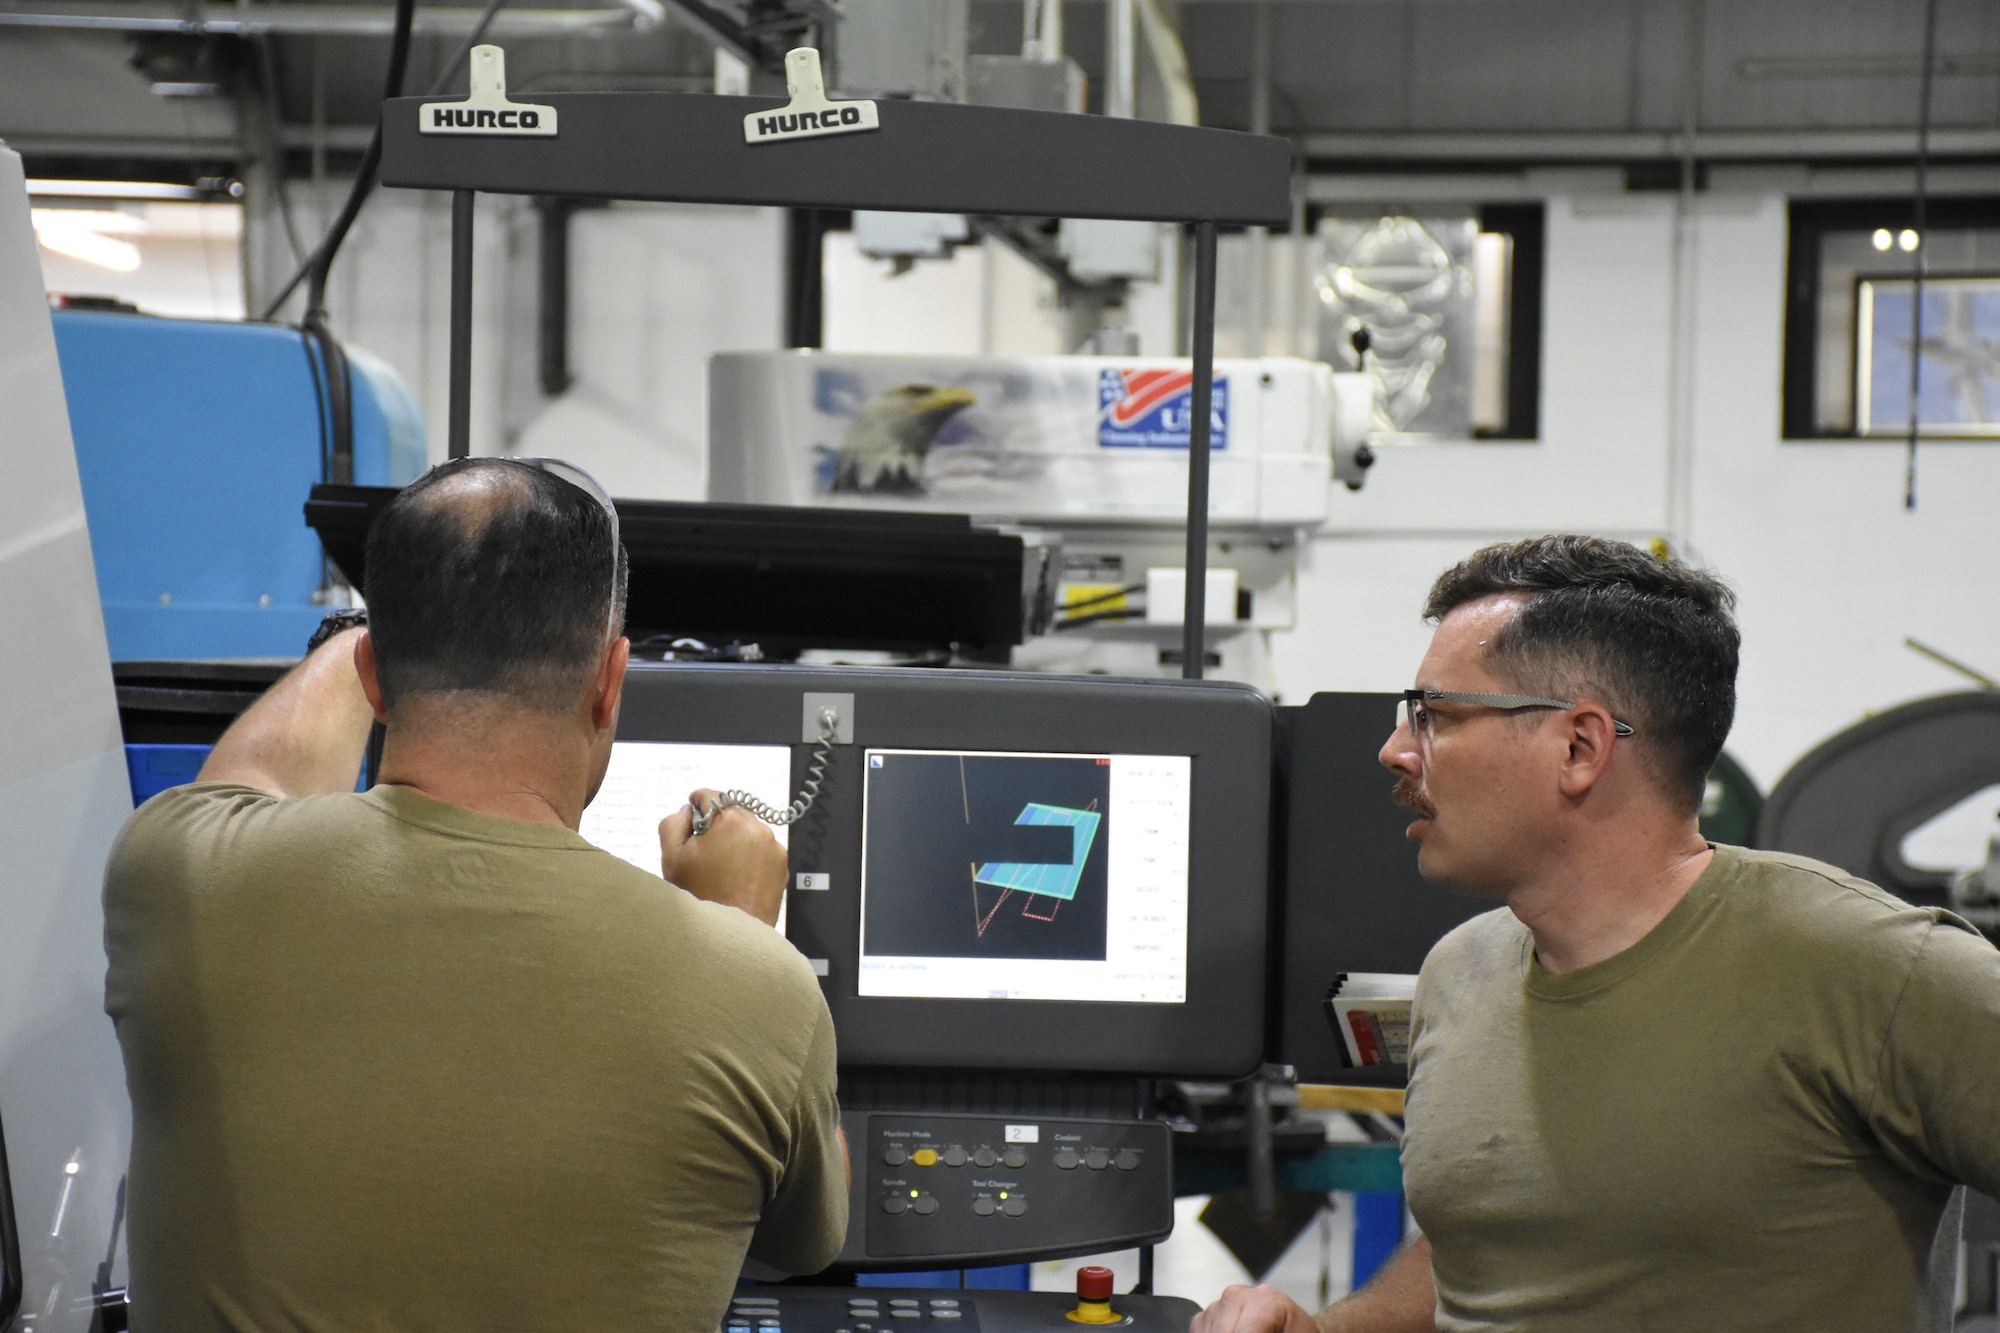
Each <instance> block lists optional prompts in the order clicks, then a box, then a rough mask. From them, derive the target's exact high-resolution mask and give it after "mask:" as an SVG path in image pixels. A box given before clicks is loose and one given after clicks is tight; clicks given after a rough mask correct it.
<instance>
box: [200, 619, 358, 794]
mask: <svg viewBox="0 0 2000 1333" xmlns="http://www.w3.org/2000/svg"><path fill="white" fill-rule="evenodd" d="M362 633H364V631H362V630H359V629H350V630H346V631H343V632H342V633H339V634H336V635H334V636H333V637H332V638H330V639H328V640H327V641H326V642H325V643H323V644H321V645H320V646H319V648H318V650H317V651H315V652H314V653H313V654H312V655H311V656H310V657H308V658H306V660H305V661H303V662H301V663H299V665H298V666H297V667H295V668H294V669H293V670H292V671H291V672H290V673H289V674H288V675H286V676H285V677H284V679H282V680H280V681H279V682H278V683H277V684H275V685H273V686H272V687H271V688H270V689H268V690H266V691H265V692H264V696H263V697H262V698H261V699H259V700H258V701H257V702H256V703H254V704H252V705H250V707H249V709H247V710H246V711H245V712H244V714H243V715H242V716H241V717H239V718H237V719H236V721H235V722H234V723H232V724H230V728H229V730H228V731H226V732H224V733H223V735H222V739H221V740H219V741H217V742H216V744H215V750H214V751H213V752H212V753H211V754H210V755H209V756H208V762H207V763H205V764H203V765H202V766H201V777H200V781H202V782H239V783H242V784H243V785H244V786H246V787H255V788H257V789H258V790H260V791H267V792H270V793H271V794H272V795H273V796H316V795H321V794H323V793H328V792H341V791H351V790H353V788H354V780H355V778H356V776H357V775H359V773H360V772H361V758H362V754H363V752H364V751H365V750H366V749H367V747H368V727H369V724H370V723H372V722H373V721H374V720H375V714H374V711H373V710H372V709H371V708H370V707H369V706H368V697H367V695H365V694H363V693H362V691H361V678H360V676H359V675H357V674H356V673H355V670H354V643H355V640H356V639H358V638H359V637H360V636H361V635H362Z"/></svg>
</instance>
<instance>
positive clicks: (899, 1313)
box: [889, 1310, 924, 1319]
mask: <svg viewBox="0 0 2000 1333" xmlns="http://www.w3.org/2000/svg"><path fill="white" fill-rule="evenodd" d="M889 1313H890V1315H891V1316H893V1317H894V1318H897V1319H922V1318H923V1317H924V1312H923V1311H922V1310H891V1311H889Z"/></svg>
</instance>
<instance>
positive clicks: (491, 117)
mask: <svg viewBox="0 0 2000 1333" xmlns="http://www.w3.org/2000/svg"><path fill="white" fill-rule="evenodd" d="M424 111H425V113H426V115H427V116H428V117H429V119H427V120H425V121H424V130H425V132H427V133H430V134H444V133H447V132H449V131H451V130H517V131H526V132H528V133H533V132H534V131H536V130H539V129H540V128H541V125H542V114H541V112H540V111H538V110H536V109H535V108H534V107H531V106H528V107H522V108H521V109H519V110H518V111H517V110H515V109H514V108H512V107H508V108H506V109H505V110H500V111H496V110H494V109H492V108H491V107H468V106H464V105H460V106H443V105H440V104H438V103H436V102H433V103H431V104H430V105H428V106H426V107H425V108H424ZM548 133H550V134H553V133H555V131H554V130H550V131H548Z"/></svg>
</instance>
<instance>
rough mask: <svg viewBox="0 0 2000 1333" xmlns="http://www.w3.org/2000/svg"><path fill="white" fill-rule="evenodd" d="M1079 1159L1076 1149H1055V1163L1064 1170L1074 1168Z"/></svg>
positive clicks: (1072, 1169)
mask: <svg viewBox="0 0 2000 1333" xmlns="http://www.w3.org/2000/svg"><path fill="white" fill-rule="evenodd" d="M1080 1160H1081V1159H1080V1158H1078V1157H1077V1155H1076V1149H1074V1148H1058V1149H1056V1165H1057V1166H1059V1167H1061V1168H1062V1169H1063V1170H1065V1171H1074V1170H1076V1164H1077V1162H1078V1161H1080Z"/></svg>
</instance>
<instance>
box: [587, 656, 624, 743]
mask: <svg viewBox="0 0 2000 1333" xmlns="http://www.w3.org/2000/svg"><path fill="white" fill-rule="evenodd" d="M631 661H632V641H631V640H630V639H628V638H626V637H624V636H623V635H620V636H619V637H618V638H615V639H613V640H612V641H611V642H610V643H609V644H606V645H605V648H604V656H603V657H602V658H601V659H599V661H598V663H597V680H596V681H595V682H594V683H593V684H592V685H591V689H590V724H591V725H592V726H593V727H596V728H597V729H598V730H599V731H606V730H608V729H610V728H612V727H615V726H617V725H618V703H619V700H620V699H622V698H623V697H624V694H625V668H626V666H627V665H629V664H630V663H631Z"/></svg>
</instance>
